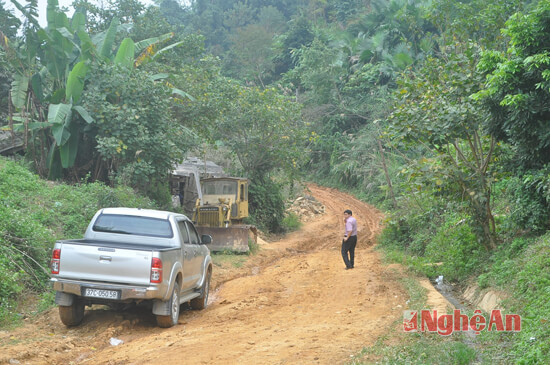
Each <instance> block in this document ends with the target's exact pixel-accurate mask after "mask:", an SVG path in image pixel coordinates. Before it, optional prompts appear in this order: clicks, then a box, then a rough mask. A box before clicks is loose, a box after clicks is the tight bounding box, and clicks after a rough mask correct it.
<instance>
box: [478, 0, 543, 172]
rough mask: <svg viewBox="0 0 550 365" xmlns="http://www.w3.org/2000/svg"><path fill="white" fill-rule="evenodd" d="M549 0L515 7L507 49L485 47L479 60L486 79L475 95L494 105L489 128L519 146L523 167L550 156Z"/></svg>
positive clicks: (519, 163)
mask: <svg viewBox="0 0 550 365" xmlns="http://www.w3.org/2000/svg"><path fill="white" fill-rule="evenodd" d="M549 16H550V3H549V2H548V1H540V2H538V5H537V6H536V7H535V8H534V9H533V10H532V11H530V12H528V13H517V14H515V15H514V16H512V17H511V18H510V19H509V20H508V21H507V22H506V28H505V29H504V31H503V33H504V35H506V36H507V37H508V38H509V42H508V46H507V51H506V53H505V54H504V53H503V54H502V55H500V57H498V56H496V55H498V53H496V52H494V51H489V52H487V53H486V54H485V55H484V57H483V59H482V61H481V62H480V70H482V71H483V72H486V73H487V74H488V76H487V84H486V87H485V89H484V90H482V91H480V92H479V93H478V94H476V97H477V98H479V99H480V100H483V101H484V102H485V105H486V107H487V108H488V110H489V111H490V114H491V118H490V119H488V128H489V130H490V131H491V133H493V134H494V135H495V136H497V137H498V138H499V139H500V140H503V141H506V142H509V143H510V144H512V145H513V146H514V149H515V151H516V162H517V167H518V168H519V169H521V170H526V169H530V168H540V167H541V166H544V165H545V164H547V163H549V162H550V144H549V143H548V135H549V133H550V132H549V127H548V123H546V120H547V119H548V110H547V105H548V103H549V101H550V92H549V85H550V84H549V80H550V78H549V75H550V58H549V55H548V50H547V48H548V47H547V45H548V42H549V41H550V37H549V34H550V33H549V30H550V23H549V22H548V18H549Z"/></svg>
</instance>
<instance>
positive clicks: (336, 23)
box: [0, 0, 550, 364]
mask: <svg viewBox="0 0 550 365" xmlns="http://www.w3.org/2000/svg"><path fill="white" fill-rule="evenodd" d="M10 2H11V4H13V5H14V6H15V7H16V8H17V9H19V11H20V12H21V13H22V14H24V17H23V19H20V18H18V17H16V16H15V15H14V14H13V13H12V12H11V11H8V10H6V9H7V7H6V6H5V4H4V2H2V1H0V45H1V47H0V128H2V131H3V132H2V133H8V134H10V136H15V135H18V136H21V138H22V140H23V141H24V158H23V159H22V160H21V161H20V163H19V164H20V165H25V166H27V167H28V168H29V169H30V170H31V171H33V172H34V173H36V174H37V175H38V176H40V177H42V178H44V179H49V180H59V181H62V182H64V183H66V184H73V185H74V184H77V185H78V186H79V188H80V189H82V190H85V191H86V189H91V190H92V191H94V192H97V191H100V192H101V193H98V194H96V195H97V196H98V197H99V198H98V199H100V200H103V201H104V202H105V203H106V204H107V203H111V204H112V203H113V202H118V203H124V204H128V205H140V204H150V205H152V206H156V207H167V206H168V204H169V201H170V196H169V191H168V187H167V184H166V180H167V176H168V174H169V172H170V170H171V167H172V166H173V165H174V163H177V162H178V161H181V160H182V158H183V157H184V156H186V155H189V154H198V155H205V156H223V158H222V159H220V161H218V162H220V163H224V164H225V165H224V166H225V167H226V168H227V169H229V170H230V171H231V172H232V173H234V174H235V175H241V176H247V177H248V178H249V179H250V181H251V212H252V215H253V217H252V220H253V223H255V224H257V225H258V226H259V227H261V228H262V229H263V230H265V231H270V232H283V231H284V230H285V224H284V218H285V211H284V209H285V206H284V202H285V198H287V197H288V195H289V194H292V191H293V189H294V188H295V186H296V185H297V183H299V182H301V181H306V180H309V181H315V182H317V183H319V184H323V185H328V186H337V187H338V188H340V189H342V190H346V191H349V192H352V193H354V194H355V195H356V196H358V197H360V198H361V199H363V200H365V201H368V202H370V203H371V204H374V205H376V206H377V207H378V208H380V209H382V210H384V211H385V212H386V220H385V230H384V233H383V235H382V237H380V240H379V241H380V246H381V247H383V249H384V251H385V252H386V254H387V255H388V256H391V257H393V258H394V260H397V261H398V262H401V263H403V264H405V265H406V266H408V267H409V268H410V269H411V270H413V271H416V272H419V273H422V274H425V275H427V276H429V277H434V276H435V275H444V277H445V278H446V280H450V281H452V282H455V283H458V284H459V285H465V283H466V282H468V281H472V280H473V281H475V282H477V284H478V285H479V287H481V288H485V287H495V288H500V289H502V290H506V291H507V292H508V293H509V294H510V298H509V299H508V300H507V302H506V303H505V304H506V306H507V308H509V309H510V310H513V311H516V312H519V313H520V314H522V316H524V318H525V321H524V327H523V329H522V332H521V333H518V334H514V336H509V335H508V336H506V335H503V336H501V337H500V338H498V339H494V338H491V339H488V340H485V341H487V342H490V341H493V342H494V343H498V344H504V345H503V346H506V347H507V348H510V353H509V354H507V355H506V356H507V357H506V358H505V359H504V361H503V362H504V363H510V362H511V363H514V362H517V363H525V364H535V363H546V362H548V361H549V360H550V327H549V326H548V321H550V318H549V316H550V305H549V304H548V297H549V295H550V292H549V290H550V235H549V234H547V233H546V232H547V231H548V229H549V228H550V123H549V121H550V106H549V105H550V54H549V51H548V47H549V45H550V1H547V0H540V1H536V0H533V1H519V0H489V1H488V0H463V1H457V0H389V1H388V0H324V1H320V0H298V1H290V0H280V1H272V0H250V1H246V0H241V1H238V0H209V1H206V0H194V1H176V0H157V1H156V2H155V4H154V5H150V6H145V5H143V4H141V3H140V2H139V1H137V0H122V1H114V0H107V1H104V2H101V4H102V5H101V6H98V5H97V3H96V2H94V1H87V0H76V1H74V2H73V4H72V6H71V7H70V9H60V8H59V6H58V2H57V0H48V7H47V9H38V8H37V1H36V0H30V1H27V2H22V1H15V0H11V1H10ZM39 10H40V12H43V11H47V25H46V26H41V25H40V24H39V22H38V11H39ZM69 10H70V11H69ZM67 14H72V15H71V16H70V17H69V16H68V15H67ZM2 165H3V167H1V166H2ZM0 167H1V168H2V173H1V174H0V186H2V189H1V190H0V200H2V202H3V204H2V205H1V206H0V216H2V217H3V218H4V219H2V220H1V221H0V231H1V232H2V234H1V235H0V243H1V244H2V246H3V247H2V251H1V252H0V262H1V263H2V267H1V268H0V281H1V283H0V320H2V318H3V317H5V318H11V317H10V316H9V313H11V312H10V308H11V306H12V305H13V302H11V301H10V300H9V299H7V298H12V297H13V296H14V295H16V294H18V293H20V292H22V291H24V290H37V291H40V290H41V288H42V286H41V285H37V284H36V282H37V281H38V282H41V281H44V277H45V274H44V273H43V272H40V270H37V269H36V268H34V269H33V267H34V266H36V265H35V264H39V265H40V264H41V265H43V266H44V267H45V266H47V263H46V261H45V260H47V258H46V257H43V256H44V255H39V254H37V253H36V247H32V245H31V246H29V245H28V242H29V241H30V240H31V238H32V237H35V236H36V235H42V236H47V237H50V238H51V239H50V238H49V239H48V240H47V241H48V242H43V243H42V244H43V245H44V247H49V246H48V245H51V241H52V239H53V237H57V238H59V237H64V236H68V235H70V234H72V233H75V232H77V231H78V229H76V228H75V227H78V228H79V229H81V228H82V227H81V225H82V223H78V224H77V223H75V224H73V225H71V224H66V225H63V226H61V225H60V226H59V227H58V229H57V230H58V232H49V233H47V232H48V228H45V227H48V224H51V223H52V222H50V221H49V220H48V219H47V218H46V217H44V214H46V213H44V212H40V211H39V210H38V209H36V208H33V209H32V214H33V216H34V215H35V217H36V218H37V219H36V222H35V223H34V224H33V227H36V226H37V225H39V226H40V227H36V229H37V230H39V231H40V232H42V231H43V232H42V233H36V232H35V233H32V232H30V231H27V230H23V229H22V228H21V226H20V224H19V223H18V222H19V220H18V218H17V217H19V216H18V215H17V214H16V215H13V212H12V210H9V207H23V206H26V205H25V202H26V201H27V200H28V199H26V198H15V197H14V194H15V195H16V194H22V196H25V197H30V196H32V195H31V192H28V191H27V192H25V186H27V184H26V183H23V182H25V181H29V180H32V179H34V178H33V177H32V176H31V175H26V173H24V172H23V170H20V169H21V167H19V165H17V166H16V165H13V164H12V163H11V162H10V163H8V162H3V163H2V164H0ZM21 174H22V175H24V176H25V177H24V178H22V181H19V180H17V179H16V178H14V177H13V176H19V175H21ZM13 179H15V180H13ZM14 184H15V185H17V186H13V185H14ZM88 184H89V186H90V187H91V188H90V187H86V186H88ZM62 186H65V185H62ZM103 186H105V188H106V186H110V187H113V188H114V189H118V190H113V191H112V192H110V191H109V192H108V191H103V190H101V189H103ZM124 189H133V191H136V192H139V193H140V194H142V195H143V196H144V198H143V199H144V200H143V201H142V200H138V201H135V200H134V198H130V197H128V196H127V195H126V194H127V191H126V190H124ZM23 192H25V193H23ZM25 194H27V195H25ZM56 194H58V193H56ZM116 196H124V197H125V198H116V199H115V197H116ZM106 197H107V198H106ZM59 199H61V198H60V197H59V196H56V197H55V198H52V200H51V201H47V202H44V206H47V207H50V208H51V209H52V211H58V210H55V209H56V208H59V207H57V206H55V204H57V203H59ZM113 199H115V200H113ZM140 199H141V198H140ZM145 202H146V203H145ZM60 204H61V203H60ZM78 204H85V203H84V202H81V200H80V199H76V200H75V202H73V205H72V207H73V208H74V209H75V210H77V209H80V208H77V205H78ZM29 209H30V208H29ZM88 210H90V211H91V210H92V209H91V208H86V212H88ZM67 214H68V215H69V216H70V212H67ZM20 218H21V219H23V218H24V217H23V216H21V217H20ZM25 221H26V218H25ZM37 222H38V223H37ZM73 223H74V222H73ZM64 224H65V223H64ZM23 243H24V244H23ZM2 255H5V256H2ZM8 257H9V258H8ZM31 257H34V259H32V260H30V259H29V258H31ZM431 263H441V265H439V266H434V265H429V264H431ZM13 264H15V265H17V266H18V267H19V268H20V270H19V271H18V273H17V275H15V276H14V275H13V273H12V272H11V271H9V270H7V269H5V267H8V265H13ZM33 265H34V266H33ZM36 272H38V273H36ZM35 276H36V278H35ZM20 277H27V279H26V280H24V281H23V283H25V284H21V281H20V280H19V278H20ZM35 279H36V280H35ZM493 346H494V347H498V346H497V345H493ZM489 347H490V346H489ZM493 350H494V351H497V350H495V349H493ZM488 351H491V350H490V349H489V350H488Z"/></svg>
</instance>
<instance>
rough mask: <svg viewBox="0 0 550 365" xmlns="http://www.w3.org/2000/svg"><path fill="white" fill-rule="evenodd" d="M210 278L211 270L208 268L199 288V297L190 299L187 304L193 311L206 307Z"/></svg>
mask: <svg viewBox="0 0 550 365" xmlns="http://www.w3.org/2000/svg"><path fill="white" fill-rule="evenodd" d="M211 278H212V270H211V269H210V268H209V269H208V271H207V272H206V278H205V279H204V283H203V284H202V288H201V295H200V296H199V297H196V298H194V299H191V301H190V302H189V304H191V308H193V309H205V308H206V307H207V306H208V292H209V291H210V279H211Z"/></svg>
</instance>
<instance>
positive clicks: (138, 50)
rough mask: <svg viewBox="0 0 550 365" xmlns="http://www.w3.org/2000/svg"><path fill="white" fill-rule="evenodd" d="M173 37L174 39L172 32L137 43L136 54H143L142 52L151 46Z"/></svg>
mask: <svg viewBox="0 0 550 365" xmlns="http://www.w3.org/2000/svg"><path fill="white" fill-rule="evenodd" d="M172 37H174V33H173V32H170V33H166V34H162V35H159V36H158V37H153V38H147V39H144V40H142V41H139V42H136V48H135V51H136V53H141V51H143V50H144V49H145V48H147V47H149V46H150V45H152V44H158V43H162V42H164V41H167V40H168V39H170V38H172Z"/></svg>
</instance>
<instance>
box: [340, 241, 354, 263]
mask: <svg viewBox="0 0 550 365" xmlns="http://www.w3.org/2000/svg"><path fill="white" fill-rule="evenodd" d="M356 245H357V236H350V237H349V238H348V240H347V241H344V240H342V258H343V259H344V263H345V264H346V267H349V268H351V267H353V265H354V260H355V246H356ZM348 252H349V258H348Z"/></svg>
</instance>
